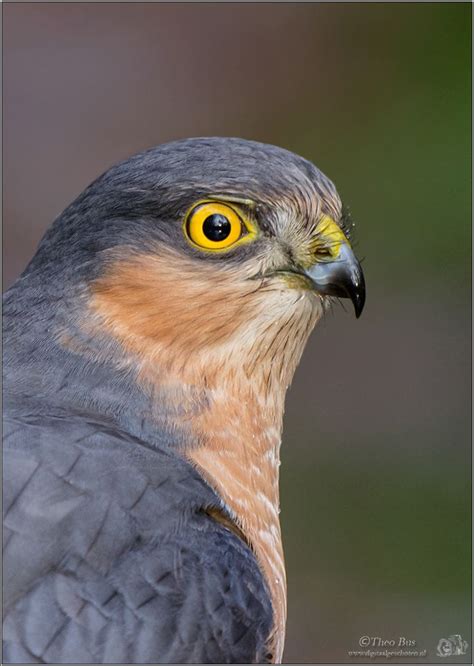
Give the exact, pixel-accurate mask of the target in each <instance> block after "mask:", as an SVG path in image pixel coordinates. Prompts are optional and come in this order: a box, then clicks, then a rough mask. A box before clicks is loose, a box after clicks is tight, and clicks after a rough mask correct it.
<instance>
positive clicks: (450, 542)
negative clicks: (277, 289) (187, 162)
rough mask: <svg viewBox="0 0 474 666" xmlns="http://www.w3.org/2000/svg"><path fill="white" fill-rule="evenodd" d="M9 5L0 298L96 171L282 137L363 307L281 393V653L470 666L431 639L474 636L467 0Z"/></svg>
mask: <svg viewBox="0 0 474 666" xmlns="http://www.w3.org/2000/svg"><path fill="white" fill-rule="evenodd" d="M3 9H4V95H5V98H4V167H5V176H4V267H5V283H6V285H8V284H9V283H10V282H11V281H12V280H13V279H14V278H15V277H16V276H17V275H18V274H19V273H20V271H21V270H22V268H23V267H24V265H25V263H26V261H27V259H28V258H29V257H30V256H31V255H32V253H33V251H34V248H35V246H36V243H37V242H38V240H39V238H40V237H41V235H42V233H43V232H44V230H45V229H46V227H47V226H48V225H49V224H50V222H51V221H52V219H53V218H54V217H55V216H56V215H57V214H59V213H60V212H61V210H62V209H63V208H64V207H65V206H66V205H67V204H68V203H69V202H70V201H71V200H72V199H73V198H74V197H75V196H76V195H77V194H78V193H79V192H80V191H81V190H82V189H83V188H84V187H85V186H86V185H87V184H88V183H89V182H90V181H91V180H92V179H93V178H95V177H96V176H97V175H98V174H99V173H101V172H102V171H103V170H105V169H106V168H107V167H109V166H110V165H111V164H112V163H114V162H115V161H117V160H119V159H122V158H125V157H126V156H128V155H130V154H131V153H134V152H136V151H139V150H141V149H144V148H146V147H149V146H151V145H154V144H158V143H161V142H163V141H168V140H170V139H174V138H179V137H185V136H196V135H233V136H241V137H245V138H252V139H257V140H260V141H266V142H270V143H275V144H278V145H281V146H284V147H286V148H289V149H290V150H294V151H296V152H299V153H301V154H302V155H304V156H305V157H307V158H309V159H311V160H313V161H314V162H315V163H316V164H317V165H318V166H319V167H320V168H321V169H322V170H323V171H324V172H326V173H327V174H328V175H329V176H330V177H331V178H332V179H333V180H334V181H335V183H336V185H337V187H338V189H339V191H340V192H341V194H342V197H343V199H344V200H345V202H346V203H347V204H348V205H349V206H350V208H351V210H352V213H353V216H354V218H355V220H356V222H357V223H358V224H357V250H358V253H359V255H361V256H362V257H364V258H365V260H364V264H363V265H364V268H365V272H366V279H367V286H368V295H367V306H366V310H365V312H364V314H363V316H362V318H361V319H360V320H359V321H356V320H355V319H354V318H353V316H352V313H351V312H350V308H349V307H348V308H347V312H344V311H343V309H342V308H341V307H340V306H336V307H335V308H334V311H333V313H332V314H330V315H329V316H328V317H327V318H326V319H325V320H324V322H323V323H322V324H320V326H319V327H318V328H317V330H316V331H315V333H314V334H313V336H312V338H311V340H310V343H309V345H308V348H307V351H306V352H305V355H304V358H303V361H302V364H301V366H300V368H299V370H298V372H297V374H296V378H295V381H294V383H293V386H292V388H291V390H290V393H289V397H288V402H287V410H286V422H285V432H284V444H283V451H282V453H283V464H282V477H281V502H282V514H281V517H282V526H283V533H284V541H285V548H286V557H287V568H288V584H289V622H288V637H287V647H286V652H285V659H286V661H287V662H331V661H333V662H337V661H339V662H341V661H343V662H344V661H357V662H359V663H360V662H361V661H363V660H361V659H352V658H351V657H350V656H349V655H348V651H349V650H357V649H360V648H359V639H360V638H361V637H362V636H369V637H370V638H372V637H373V638H377V637H380V638H381V639H385V640H395V642H396V644H397V645H398V643H399V639H400V638H406V639H407V640H412V641H413V640H414V641H416V648H417V649H420V650H427V656H426V658H424V659H423V658H421V659H418V660H417V661H436V660H438V661H443V663H447V662H448V663H449V662H450V661H455V662H457V663H459V662H462V661H469V660H470V656H469V654H468V655H466V656H465V657H456V658H454V659H451V660H450V659H446V658H445V659H440V658H438V657H437V656H436V646H437V643H438V641H439V639H440V638H442V637H444V638H446V637H448V636H449V635H451V634H461V635H462V636H463V638H464V639H466V640H468V642H469V643H471V638H470V636H469V631H470V411H469V410H470V381H469V368H470V344H469V343H470V247H471V237H470V205H471V202H470V191H471V190H470V177H471V174H470V165H471V159H470V157H471V156H470V145H471V141H470V130H471V127H470V117H471V116H470V113H471V109H470V103H471V89H470V80H471V72H470V62H471V44H470V31H471V7H470V5H469V4H461V3H460V4H448V3H445V4H443V3H441V4H431V3H428V4H416V3H407V4H355V3H354V4H289V3H288V4H287V3H281V4H152V3H150V4H141V3H123V4H120V3H102V4H79V3H76V4H65V3H51V4H43V3H31V4H28V3H24V4H8V5H4V8H3ZM373 661H376V660H373ZM382 661H384V660H383V659H382ZM392 661H393V662H396V661H397V660H396V659H392ZM412 661H413V660H412Z"/></svg>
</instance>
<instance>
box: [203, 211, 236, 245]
mask: <svg viewBox="0 0 474 666" xmlns="http://www.w3.org/2000/svg"><path fill="white" fill-rule="evenodd" d="M202 230H203V232H204V235H205V236H206V238H209V240H212V241H222V240H224V239H226V238H227V236H228V235H229V234H230V222H229V220H228V219H227V218H226V217H225V216H224V215H219V214H218V213H216V214H215V215H209V217H206V219H205V220H204V224H203V225H202Z"/></svg>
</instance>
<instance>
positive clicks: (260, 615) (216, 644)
mask: <svg viewBox="0 0 474 666" xmlns="http://www.w3.org/2000/svg"><path fill="white" fill-rule="evenodd" d="M4 432H5V444H4V475H5V488H4V511H5V516H4V524H5V537H4V567H5V573H6V576H5V583H6V585H5V591H4V603H5V609H4V613H5V638H6V655H5V656H6V661H10V662H25V661H27V662H28V661H30V662H31V661H47V662H56V663H58V662H59V663H61V662H64V661H70V660H71V659H72V660H73V661H77V660H78V659H79V661H81V660H82V661H88V662H95V663H97V662H99V663H101V662H116V663H120V662H128V663H146V662H147V661H148V662H150V661H154V662H155V663H157V662H158V663H161V662H168V663H187V662H193V663H206V662H207V663H213V662H226V661H228V662H240V663H249V662H262V661H265V660H266V657H265V655H266V645H267V642H268V636H269V634H270V632H271V628H272V612H271V604H270V601H269V596H268V592H267V588H266V584H265V582H264V579H263V576H262V574H261V571H260V569H259V567H258V564H257V562H256V559H255V557H254V555H253V553H252V552H251V550H250V549H249V548H248V546H247V545H246V544H245V543H244V542H243V541H242V539H240V538H239V537H238V536H237V535H236V534H234V533H233V532H232V531H231V530H229V529H227V528H226V526H225V525H224V524H221V523H219V522H216V521H215V520H214V518H213V517H212V516H211V515H210V514H211V513H213V512H215V511H220V510H221V509H222V507H221V506H220V501H219V498H218V497H217V496H216V495H215V493H214V492H213V490H212V489H211V488H209V487H208V486H207V485H206V484H205V483H204V481H203V480H202V479H201V477H200V476H199V474H198V473H197V472H196V470H195V469H194V468H193V467H192V466H191V465H189V464H188V463H187V462H186V461H184V460H183V459H181V458H179V457H178V456H176V455H174V454H173V453H171V452H169V451H168V452H167V451H163V450H160V449H155V448H153V447H150V446H148V445H147V444H146V443H145V442H141V441H137V440H136V439H135V438H134V437H131V436H130V435H128V434H126V433H124V432H121V431H120V430H118V429H117V428H115V427H114V426H113V425H111V424H108V423H106V422H101V421H100V420H99V421H97V420H92V419H87V418H83V417H79V416H77V415H68V414H54V415H45V414H34V413H31V414H11V415H9V416H7V418H6V420H5V426H4ZM79 657H80V658H79Z"/></svg>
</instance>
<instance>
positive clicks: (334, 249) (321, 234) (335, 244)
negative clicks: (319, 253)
mask: <svg viewBox="0 0 474 666" xmlns="http://www.w3.org/2000/svg"><path fill="white" fill-rule="evenodd" d="M316 234H317V238H318V240H317V249H320V250H323V251H324V252H325V253H327V254H328V255H329V257H330V258H331V260H332V259H336V258H337V257H338V256H339V252H340V251H341V246H342V245H349V241H348V240H347V238H346V236H345V235H344V233H343V232H342V230H341V228H340V227H339V226H338V225H337V224H336V223H335V222H334V220H333V219H332V218H330V217H329V215H324V216H323V217H322V219H321V221H320V222H319V224H318V226H317V227H316Z"/></svg>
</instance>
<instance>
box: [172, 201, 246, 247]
mask: <svg viewBox="0 0 474 666" xmlns="http://www.w3.org/2000/svg"><path fill="white" fill-rule="evenodd" d="M184 231H185V234H186V236H187V238H188V240H189V241H190V242H191V243H192V244H193V245H194V246H196V247H198V248H199V249H201V250H208V251H211V252H212V251H220V250H225V249H227V248H229V247H231V246H232V245H235V244H236V243H238V242H239V241H240V242H241V241H244V240H250V239H251V238H253V237H254V236H255V228H254V227H253V226H252V225H250V223H249V222H247V221H244V219H242V217H241V216H240V215H239V214H238V213H237V211H236V210H235V209H234V208H233V207H232V206H230V205H228V204H225V203H221V202H218V201H201V202H199V203H197V204H196V205H194V206H193V208H192V209H191V210H190V211H189V213H188V214H187V215H186V218H185V223H184Z"/></svg>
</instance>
